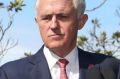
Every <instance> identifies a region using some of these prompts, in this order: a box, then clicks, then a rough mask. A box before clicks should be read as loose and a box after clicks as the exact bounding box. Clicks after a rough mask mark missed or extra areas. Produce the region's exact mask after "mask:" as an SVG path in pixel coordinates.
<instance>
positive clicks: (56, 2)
mask: <svg viewBox="0 0 120 79" xmlns="http://www.w3.org/2000/svg"><path fill="white" fill-rule="evenodd" d="M36 4H37V5H36V7H37V11H38V12H40V13H41V12H42V11H44V13H45V12H48V11H50V12H52V11H55V12H57V11H68V10H70V9H73V0H37V3H36Z"/></svg>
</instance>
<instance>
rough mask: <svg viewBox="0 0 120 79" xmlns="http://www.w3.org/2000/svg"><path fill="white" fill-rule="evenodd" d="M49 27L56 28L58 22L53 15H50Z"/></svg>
mask: <svg viewBox="0 0 120 79" xmlns="http://www.w3.org/2000/svg"><path fill="white" fill-rule="evenodd" d="M50 28H51V29H56V28H58V22H57V18H56V16H55V15H53V16H52V21H51V25H50Z"/></svg>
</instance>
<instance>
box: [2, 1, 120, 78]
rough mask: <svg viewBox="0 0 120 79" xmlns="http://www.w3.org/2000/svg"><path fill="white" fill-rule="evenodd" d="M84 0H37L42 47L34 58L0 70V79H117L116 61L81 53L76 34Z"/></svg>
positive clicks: (82, 19)
mask: <svg viewBox="0 0 120 79" xmlns="http://www.w3.org/2000/svg"><path fill="white" fill-rule="evenodd" d="M84 10H85V0H37V2H36V19H35V20H36V22H37V24H38V26H39V30H40V34H41V37H42V39H43V42H44V45H43V46H42V48H41V49H40V50H39V51H38V52H37V54H35V55H33V56H30V57H27V58H23V59H20V60H17V61H13V62H10V63H7V64H5V65H3V66H2V67H1V68H0V79H120V68H119V66H120V65H119V64H120V61H119V60H117V59H115V58H114V57H110V56H105V55H102V54H95V53H89V52H86V51H83V50H81V49H79V48H77V46H76V39H77V32H78V30H80V29H81V28H82V27H83V26H84V24H85V22H86V21H87V19H88V16H87V15H86V14H84Z"/></svg>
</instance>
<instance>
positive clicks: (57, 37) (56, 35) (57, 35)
mask: <svg viewBox="0 0 120 79" xmlns="http://www.w3.org/2000/svg"><path fill="white" fill-rule="evenodd" d="M63 36H64V34H53V35H49V37H50V38H52V39H61V38H63Z"/></svg>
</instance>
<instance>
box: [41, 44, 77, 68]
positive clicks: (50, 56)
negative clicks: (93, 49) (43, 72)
mask: <svg viewBox="0 0 120 79" xmlns="http://www.w3.org/2000/svg"><path fill="white" fill-rule="evenodd" d="M43 51H44V55H45V57H46V59H47V62H48V66H49V68H50V70H51V69H52V67H53V66H54V65H55V64H56V62H57V61H58V60H59V59H60V57H59V56H57V55H56V54H54V53H53V52H52V51H50V50H49V49H48V48H47V47H46V46H44V49H43ZM65 59H67V60H68V61H69V64H70V65H71V66H72V67H74V64H76V61H78V49H77V47H75V48H74V49H73V50H72V51H71V52H70V53H69V54H68V55H67V56H66V57H65Z"/></svg>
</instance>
